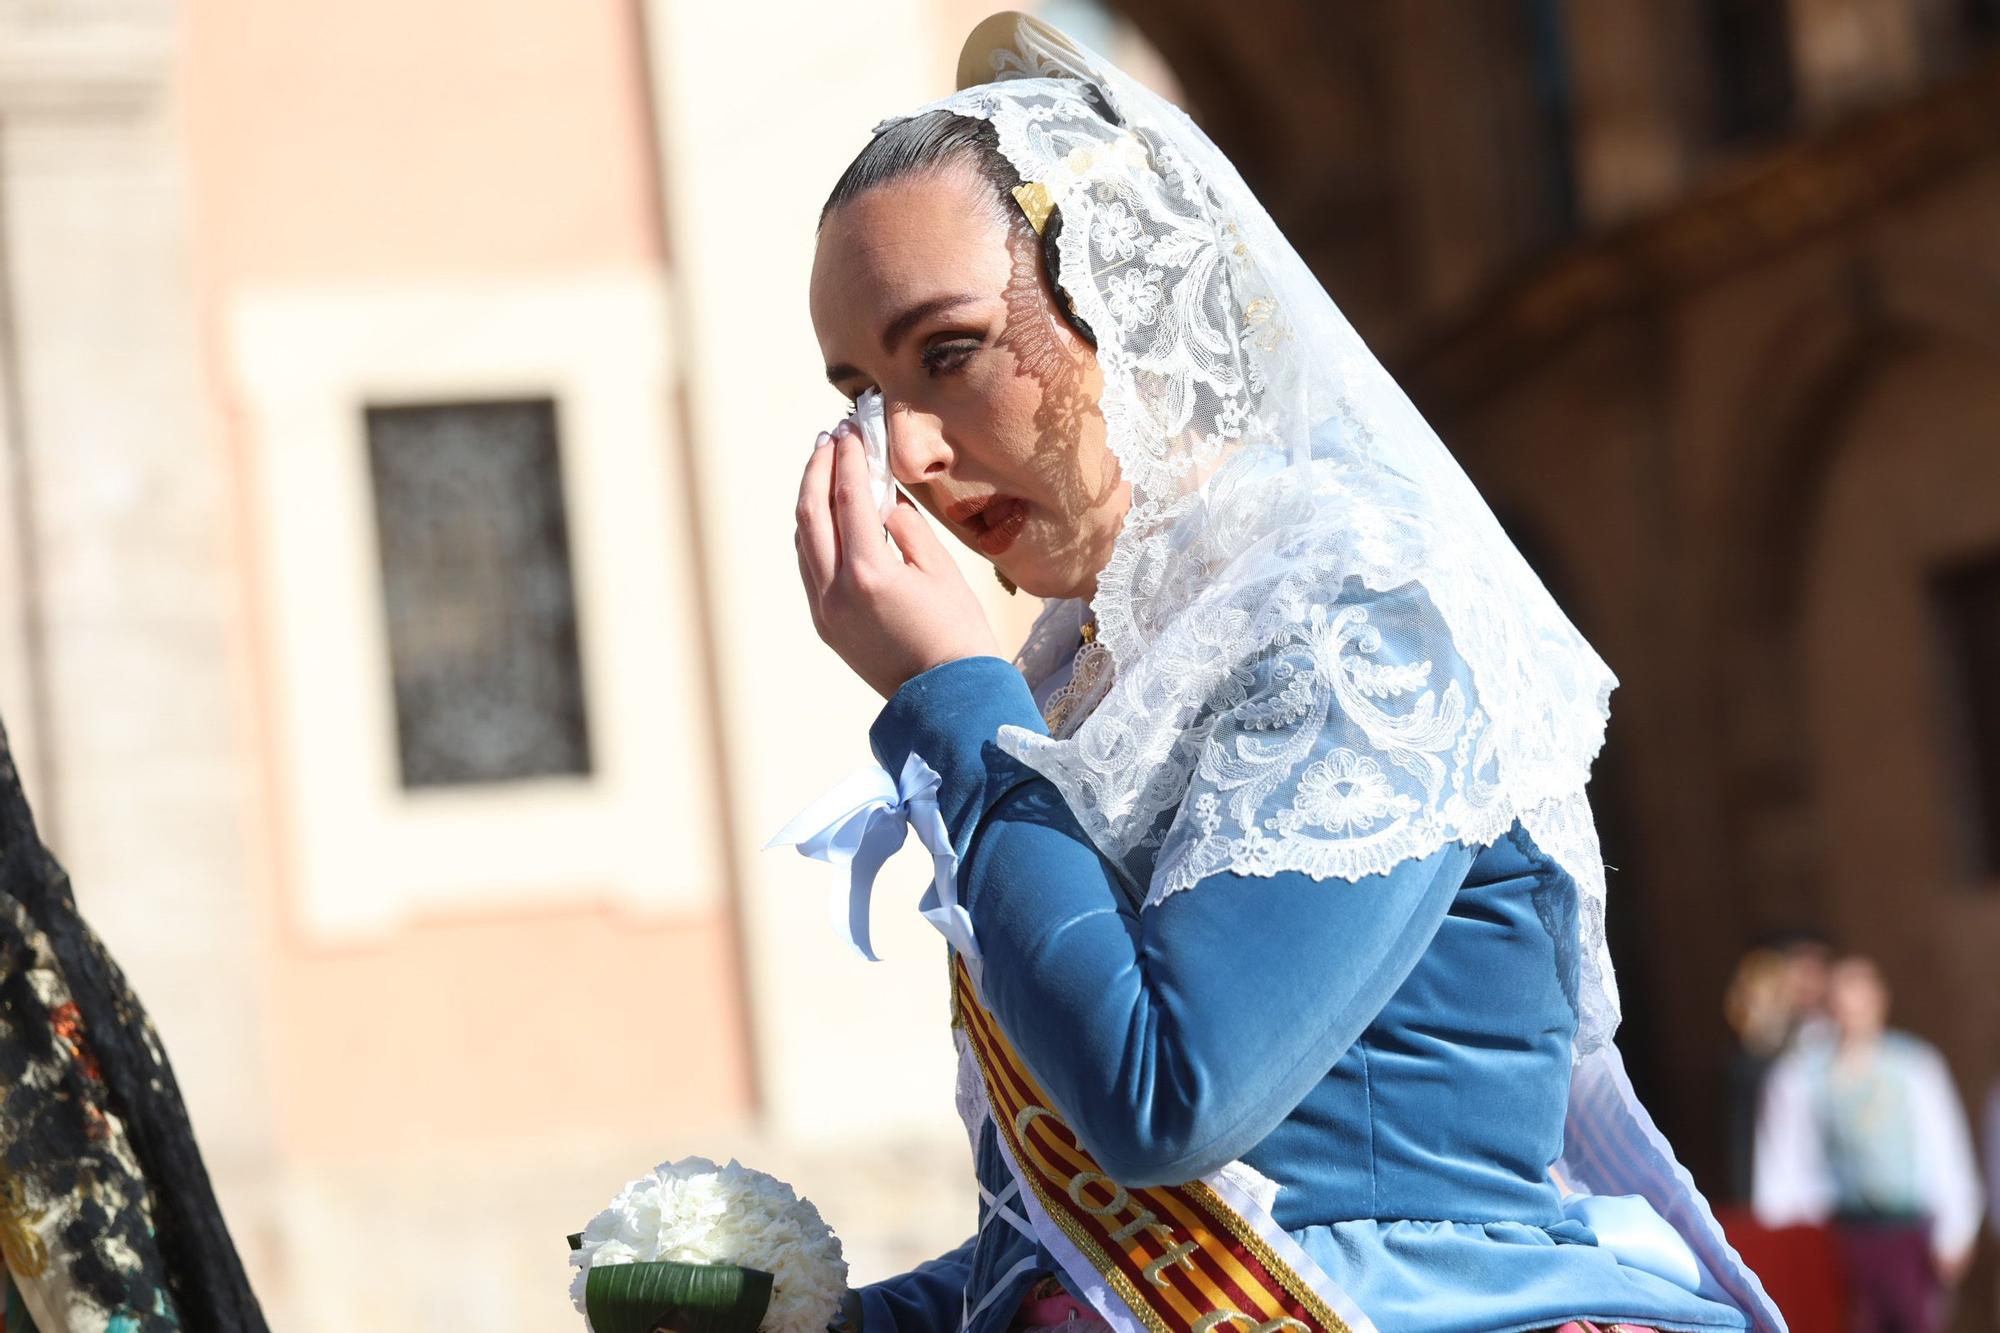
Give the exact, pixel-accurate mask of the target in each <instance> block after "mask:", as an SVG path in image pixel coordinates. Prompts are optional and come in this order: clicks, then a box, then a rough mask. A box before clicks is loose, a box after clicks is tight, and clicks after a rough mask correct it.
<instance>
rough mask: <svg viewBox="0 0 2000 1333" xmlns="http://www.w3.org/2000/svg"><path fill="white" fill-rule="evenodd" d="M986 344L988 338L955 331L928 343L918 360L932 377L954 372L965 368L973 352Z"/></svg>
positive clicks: (935, 377)
mask: <svg viewBox="0 0 2000 1333" xmlns="http://www.w3.org/2000/svg"><path fill="white" fill-rule="evenodd" d="M985 345H986V340H985V339H983V338H981V337H978V336H977V335H974V334H970V333H954V334H949V335H946V336H944V337H941V338H939V339H938V340H937V341H935V342H931V343H926V344H925V345H924V350H923V351H922V353H920V354H919V356H918V360H919V361H921V362H922V363H923V367H924V370H925V372H926V373H928V374H929V375H930V377H931V378H932V379H937V378H938V377H939V376H942V375H949V374H952V373H953V372H954V371H957V370H960V369H962V368H964V366H965V363H966V362H967V361H969V360H970V359H971V358H972V354H973V353H974V352H977V351H978V350H979V349H980V348H981V347H983V346H985Z"/></svg>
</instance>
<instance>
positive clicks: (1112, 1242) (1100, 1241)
mask: <svg viewBox="0 0 2000 1333" xmlns="http://www.w3.org/2000/svg"><path fill="white" fill-rule="evenodd" d="M952 975H953V999H954V1010H955V1013H956V1016H957V1019H958V1021H959V1022H960V1023H961V1024H962V1025H963V1026H964V1028H965V1032H966V1036H967V1037H968V1038H969V1039H970V1042H971V1046H972V1051H973V1054H974V1056H975V1057H976V1058H977V1059H978V1061H979V1071H980V1074H981V1076H982V1077H983V1078H984V1080H985V1083H986V1096H987V1100H988V1101H989V1102H990V1103H991V1104H992V1108H993V1123H994V1125H995V1127H996V1128H997V1129H998V1131H999V1132H1000V1134H1001V1136H1002V1137H1003V1138H1004V1140H1005V1141H1006V1144H1007V1147H1008V1150H1009V1151H1010V1152H1011V1153H1012V1155H1013V1159H1014V1162H1015V1164H1016V1166H1017V1168H1018V1169H1019V1170H1020V1171H1022V1172H1024V1173H1025V1175H1026V1180H1025V1182H1024V1183H1025V1184H1027V1185H1028V1186H1030V1187H1031V1188H1032V1189H1033V1190H1034V1194H1035V1198H1036V1200H1037V1201H1038V1202H1039V1203H1040V1204H1041V1205H1042V1209H1043V1211H1045V1212H1046V1213H1047V1214H1048V1215H1049V1217H1050V1218H1052V1219H1053V1220H1054V1221H1055V1223H1056V1225H1057V1226H1059V1227H1061V1228H1062V1231H1063V1234H1064V1235H1065V1236H1067V1237H1068V1238H1069V1240H1070V1242H1071V1243H1072V1244H1074V1245H1075V1246H1076V1248H1077V1250H1078V1251H1079V1252H1081V1253H1082V1254H1083V1255H1084V1257H1085V1258H1086V1259H1088V1260H1089V1262H1090V1263H1091V1265H1092V1266H1093V1267H1095V1268H1096V1269H1097V1271H1098V1273H1099V1275H1100V1276H1101V1277H1102V1278H1103V1279H1104V1281H1105V1283H1106V1284H1107V1285H1108V1286H1109V1287H1110V1288H1111V1289H1112V1290H1113V1291H1115V1292H1116V1293H1117V1294H1118V1295H1119V1297H1120V1298H1121V1299H1123V1300H1124V1302H1125V1304H1126V1305H1128V1306H1129V1307H1131V1310H1132V1313H1133V1314H1135V1315H1136V1316H1138V1318H1139V1319H1140V1320H1141V1321H1142V1322H1143V1323H1144V1324H1145V1325H1146V1327H1147V1328H1148V1329H1149V1330H1151V1333H1215V1331H1216V1330H1223V1331H1224V1333H1351V1331H1350V1329H1349V1326H1348V1324H1347V1323H1346V1322H1345V1321H1344V1320H1342V1319H1341V1318H1340V1316H1339V1315H1337V1314H1335V1313H1334V1311H1333V1310H1332V1309H1331V1308H1330V1307H1329V1306H1328V1305H1327V1303H1326V1302H1325V1301H1324V1300H1322V1299H1321V1298H1320V1296H1319V1295H1318V1294H1317V1293H1316V1292H1315V1291H1314V1290H1313V1289H1312V1287H1311V1286H1310V1285H1309V1284H1307V1283H1306V1282H1305V1281H1304V1280H1303V1279H1301V1278H1300V1277H1299V1275H1298V1274H1297V1273H1296V1272H1294V1271H1293V1270H1292V1268H1291V1267H1290V1266H1289V1265H1287V1264H1286V1263H1285V1261H1284V1260H1283V1259H1282V1258H1281V1257H1279V1255H1278V1254H1277V1253H1276V1252H1275V1251H1274V1250H1273V1249H1272V1248H1271V1246H1270V1245H1269V1244H1268V1243H1267V1242H1266V1241H1265V1240H1264V1238H1263V1237H1262V1236H1260V1235H1258V1234H1257V1230H1256V1228H1255V1227H1253V1226H1252V1225H1251V1224H1250V1223H1249V1222H1248V1221H1247V1220H1246V1219H1245V1218H1244V1217H1243V1216H1242V1215H1241V1214H1239V1213H1238V1212H1236V1211H1235V1210H1234V1209H1233V1208H1231V1207H1230V1206H1229V1204H1228V1203H1227V1202H1225V1201H1224V1200H1223V1198H1222V1197H1221V1196H1220V1195H1219V1194H1217V1193H1216V1192H1215V1190H1213V1189H1211V1188H1210V1187H1209V1186H1208V1185H1206V1184H1204V1183H1202V1182H1201V1181H1194V1182H1192V1183H1190V1184H1186V1185H1175V1186H1172V1187H1168V1188H1159V1187H1154V1188H1147V1189H1127V1188H1125V1187H1124V1186H1122V1185H1119V1184H1117V1183H1116V1182H1114V1181H1113V1180H1112V1179H1111V1178H1110V1177H1108V1176H1106V1175H1105V1174H1104V1173H1103V1172H1102V1171H1101V1170H1099V1169H1098V1166H1097V1163H1096V1162H1095V1161H1093V1160H1092V1159H1091V1156H1090V1154H1089V1153H1088V1152H1086V1151H1084V1148H1083V1145H1082V1144H1080V1143H1078V1142H1077V1139H1076V1135H1075V1134H1073V1133H1071V1132H1070V1129H1069V1126H1068V1125H1065V1124H1064V1123H1063V1122H1062V1118H1061V1117H1060V1116H1058V1115H1057V1114H1056V1113H1055V1112H1054V1110H1052V1109H1051V1108H1050V1106H1049V1103H1048V1099H1047V1098H1046V1097H1044V1096H1043V1095H1042V1090H1041V1088H1040V1086H1039V1085H1037V1084H1036V1082H1035V1080H1034V1076H1033V1075H1031V1074H1030V1073H1029V1072H1028V1069H1027V1066H1026V1065H1024V1064H1022V1063H1021V1058H1020V1056H1019V1055H1018V1054H1016V1052H1015V1050H1014V1048H1013V1046H1011V1045H1010V1044H1009V1043H1008V1041H1007V1038H1006V1036H1005V1034H1003V1033H1002V1032H1001V1031H1000V1027H999V1025H998V1024H997V1023H995V1022H994V1021H993V1017H992V1015H990V1014H988V1013H987V1012H986V1010H985V1009H984V1008H982V1007H981V1006H980V1003H979V999H978V997H977V996H976V995H975V994H974V992H973V986H972V977H971V974H970V973H969V972H967V971H966V967H965V964H964V963H963V962H962V961H960V960H957V959H954V960H953V964H952Z"/></svg>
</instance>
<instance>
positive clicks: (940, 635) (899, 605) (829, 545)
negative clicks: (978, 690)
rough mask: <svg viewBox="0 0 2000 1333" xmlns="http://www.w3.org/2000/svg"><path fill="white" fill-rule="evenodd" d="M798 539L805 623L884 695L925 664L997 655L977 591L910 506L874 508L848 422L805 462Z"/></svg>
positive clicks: (899, 502) (902, 500) (900, 498)
mask: <svg viewBox="0 0 2000 1333" xmlns="http://www.w3.org/2000/svg"><path fill="white" fill-rule="evenodd" d="M885 527H886V528H887V529H888V532H889V536H890V538H892V539H893V545H892V544H891V542H888V541H884V540H883V539H882V531H883V529H884V528H885ZM797 545H798V551H799V577H800V579H802V580H803V581H804V583H805V585H806V600H807V602H808V603H810V604H811V607H812V618H813V627H814V628H815V629H817V630H818V631H819V637H820V638H821V639H822V640H824V641H825V642H826V645H827V646H828V647H829V648H831V649H833V650H834V651H835V652H836V653H839V654H840V657H841V660H842V661H844V662H846V663H847V665H848V666H850V667H852V668H853V669H854V674H855V675H857V676H859V677H861V679H863V680H865V681H867V682H868V683H869V684H870V685H871V686H873V687H874V689H875V692H876V693H878V694H880V695H881V696H882V697H883V698H885V699H886V698H888V697H889V696H890V695H893V694H894V693H895V692H896V691H897V689H898V688H900V687H901V686H902V684H903V682H904V681H906V680H908V679H910V678H911V677H912V676H916V675H920V674H922V673H923V672H926V671H928V670H930V669H931V668H932V667H934V666H942V665H943V664H944V663H946V662H955V661H957V660H958V659H959V658H961V657H985V656H998V655H999V645H998V643H997V642H995V640H994V638H993V629H992V626H990V625H988V624H987V623H986V613H985V611H984V610H983V609H981V607H980V605H979V600H978V598H976V597H975V596H973V593H972V589H971V588H970V587H968V586H967V585H966V582H965V578H964V576H963V575H961V574H960V573H959V572H958V566H957V565H955V564H953V563H952V559H951V556H950V555H949V554H948V553H947V552H946V551H945V549H944V546H943V545H942V544H941V543H940V542H939V541H938V539H937V536H936V534H935V533H933V532H932V531H931V530H930V527H929V526H928V525H927V524H926V523H925V522H924V518H923V515H922V514H920V513H919V512H917V508H916V506H915V505H913V504H911V503H910V501H909V498H908V497H907V496H905V495H904V494H903V493H902V492H901V491H898V492H897V493H896V507H895V509H894V510H893V511H891V513H890V515H889V518H888V520H887V522H886V523H885V522H884V521H883V520H882V519H881V518H880V517H879V516H878V515H877V511H876V509H875V500H874V497H873V495H872V494H871V492H870V489H869V484H868V461H867V457H866V455H865V453H864V452H863V448H862V443H861V436H860V433H859V432H858V431H856V430H855V429H854V427H853V426H852V425H851V424H849V423H847V422H842V423H841V424H840V426H839V428H837V429H836V430H835V431H834V433H833V434H832V435H831V436H822V437H821V440H820V443H819V444H818V445H817V446H816V447H815V448H814V449H813V455H812V461H810V462H809V463H807V464H806V473H805V479H804V480H803V481H802V482H800V484H799V507H798V534H797Z"/></svg>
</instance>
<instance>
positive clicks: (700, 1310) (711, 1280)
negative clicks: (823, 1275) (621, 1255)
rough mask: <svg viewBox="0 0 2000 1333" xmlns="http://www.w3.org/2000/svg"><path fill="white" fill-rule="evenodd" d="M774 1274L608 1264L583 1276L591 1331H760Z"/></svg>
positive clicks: (726, 1266) (662, 1264) (723, 1268)
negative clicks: (759, 1326) (758, 1329)
mask: <svg viewBox="0 0 2000 1333" xmlns="http://www.w3.org/2000/svg"><path fill="white" fill-rule="evenodd" d="M771 1280H772V1279H771V1275H770V1274H769V1273H766V1272H764V1271H763V1270H762V1269H757V1268H739V1267H738V1266H736V1265H735V1264H688V1263H676V1262H669V1261H665V1260H661V1261H656V1262H653V1263H639V1264H606V1265H605V1266H604V1267H602V1268H597V1267H593V1268H592V1269H591V1270H590V1276H589V1277H587V1278H585V1279H584V1287H583V1308H584V1311H585V1313H586V1314H587V1315H588V1316H589V1318H590V1327H591V1330H592V1333H654V1330H655V1329H661V1328H664V1329H667V1330H668V1331H669V1333H757V1326H758V1325H759V1324H760V1323H762V1322H763V1320H764V1312H765V1311H766V1310H767V1309H769V1308H770V1305H771Z"/></svg>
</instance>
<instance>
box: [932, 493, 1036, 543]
mask: <svg viewBox="0 0 2000 1333" xmlns="http://www.w3.org/2000/svg"><path fill="white" fill-rule="evenodd" d="M944 516H945V517H946V518H948V519H950V520H951V521H952V522H954V523H957V524H960V525H962V526H964V527H967V528H970V529H971V530H972V543H973V545H975V546H977V547H978V548H979V549H980V550H981V551H983V552H985V553H986V554H987V555H989V556H997V555H999V554H1001V553H1002V552H1003V551H1005V550H1006V549H1007V548H1008V547H1010V546H1012V545H1013V544H1014V539H1015V538H1016V537H1019V536H1020V535H1021V528H1022V526H1023V525H1024V524H1025V523H1027V521H1028V506H1027V505H1026V503H1024V502H1023V501H1020V500H1016V499H1014V498H1013V497H1012V496H1009V495H987V496H981V497H979V498H978V499H972V500H960V501H959V502H958V503H957V504H955V505H952V506H951V507H950V508H948V509H946V510H945V511H944Z"/></svg>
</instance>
